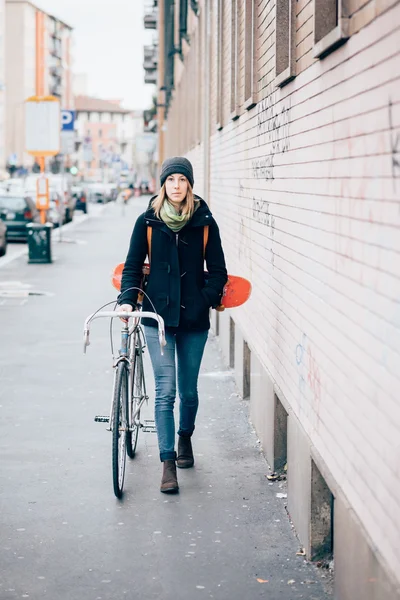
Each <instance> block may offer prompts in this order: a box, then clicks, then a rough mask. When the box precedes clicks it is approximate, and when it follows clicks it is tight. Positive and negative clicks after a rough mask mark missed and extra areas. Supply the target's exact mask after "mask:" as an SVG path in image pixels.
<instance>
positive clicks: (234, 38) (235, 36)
mask: <svg viewBox="0 0 400 600" xmlns="http://www.w3.org/2000/svg"><path fill="white" fill-rule="evenodd" d="M238 10H239V7H238V0H232V19H231V119H237V118H238V117H239V93H238V83H239V81H238V79H239V77H238V76H239V60H238V59H239V48H238V45H239V22H238Z"/></svg>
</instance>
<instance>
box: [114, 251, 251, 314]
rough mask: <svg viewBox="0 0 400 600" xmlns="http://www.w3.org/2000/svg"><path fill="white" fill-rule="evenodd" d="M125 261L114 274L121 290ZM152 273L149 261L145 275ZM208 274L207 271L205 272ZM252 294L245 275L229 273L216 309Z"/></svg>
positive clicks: (116, 285)
mask: <svg viewBox="0 0 400 600" xmlns="http://www.w3.org/2000/svg"><path fill="white" fill-rule="evenodd" d="M123 268H124V263H120V264H119V265H117V266H116V267H115V269H114V271H113V274H112V280H111V281H112V284H113V286H114V287H115V288H116V289H117V290H118V291H120V290H121V279H122V271H123ZM149 273H150V266H149V264H148V263H145V264H144V265H143V275H148V274H149ZM205 275H206V276H207V272H206V273H205ZM250 295H251V283H250V281H249V280H248V279H245V278H244V277H238V276H237V275H228V281H227V283H226V284H225V287H224V291H223V294H222V302H221V306H218V307H217V309H216V310H224V308H235V307H236V306H241V305H242V304H244V303H245V302H246V301H247V300H248V299H249V298H250Z"/></svg>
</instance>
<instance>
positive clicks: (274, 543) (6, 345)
mask: <svg viewBox="0 0 400 600" xmlns="http://www.w3.org/2000/svg"><path fill="white" fill-rule="evenodd" d="M147 200H148V199H146V198H140V199H134V200H133V201H131V205H130V206H128V207H126V208H125V209H124V208H123V207H121V206H119V205H115V204H112V205H108V206H106V207H104V208H103V207H101V211H100V210H97V209H96V210H94V211H92V212H91V214H89V215H88V218H86V217H85V218H79V219H77V221H76V223H73V224H72V227H70V228H69V229H68V230H67V234H65V236H64V241H63V242H59V241H57V233H55V235H54V241H53V255H54V259H55V260H54V262H53V264H47V265H29V264H28V263H27V256H26V254H22V255H21V254H19V255H17V256H16V257H15V258H14V259H13V260H8V261H5V262H3V263H1V262H0V340H1V345H0V457H1V467H0V600H14V599H15V598H30V599H31V600H39V599H40V600H41V599H43V598H49V599H51V600H67V599H68V600H116V599H123V598H128V599H130V598H135V599H139V600H152V599H160V600H173V599H174V600H186V599H190V600H191V599H192V598H199V599H201V598H215V599H220V600H228V599H229V600H243V599H244V598H246V599H249V600H252V599H256V598H268V599H269V600H297V599H300V598H304V599H307V600H328V598H330V597H331V596H330V595H329V593H328V592H327V591H324V585H323V581H324V580H323V578H322V579H321V572H320V571H318V570H317V569H316V568H315V567H314V565H312V564H310V563H308V562H307V561H305V560H304V557H302V556H298V555H297V553H298V552H299V549H300V545H299V542H298V540H297V538H296V536H295V532H294V531H293V530H292V528H291V525H290V521H289V518H288V515H287V513H286V510H285V499H284V498H279V497H277V494H285V492H286V490H285V483H284V482H273V483H271V482H270V481H268V479H267V477H266V476H267V474H268V473H269V471H268V465H267V463H266V462H265V459H264V457H263V455H262V453H261V452H260V447H259V444H258V443H257V438H256V435H255V433H254V431H253V430H252V427H251V425H250V423H249V419H248V404H247V402H246V401H243V400H242V399H241V398H240V397H239V396H238V394H237V390H236V388H235V384H234V380H233V377H232V373H231V372H230V371H229V369H228V368H227V367H226V365H225V364H224V363H223V361H222V358H221V354H220V351H219V347H218V341H217V339H216V338H215V337H214V336H213V334H212V333H210V336H209V342H208V344H207V350H206V354H205V359H204V362H203V366H202V371H201V375H200V381H199V389H200V410H199V415H198V420H197V429H196V433H195V436H194V438H193V440H194V441H193V445H194V451H195V457H196V465H195V468H194V469H188V470H184V471H178V476H179V483H180V493H179V495H176V496H165V495H163V494H161V493H160V492H159V484H160V478H161V465H160V462H159V458H158V449H157V440H156V435H155V434H151V433H143V432H142V433H141V434H140V436H139V443H138V451H137V456H136V458H135V459H134V460H133V461H129V459H127V460H128V461H129V462H128V463H127V473H126V480H125V493H124V496H123V499H122V500H121V501H119V500H117V499H116V498H115V497H114V495H113V490H112V474H111V434H110V433H109V432H107V431H106V429H105V425H104V424H100V423H95V422H94V416H95V415H96V414H107V413H108V410H109V403H110V397H111V387H112V357H111V352H110V341H109V324H108V322H107V321H105V320H104V321H100V320H99V321H96V322H95V323H94V324H93V327H92V334H91V346H90V347H89V348H88V353H87V355H83V352H82V348H83V343H82V342H83V335H82V332H83V323H84V319H85V317H86V316H87V315H88V314H90V313H92V312H93V311H94V310H96V309H97V308H99V307H100V306H102V305H103V304H105V303H106V302H109V301H113V300H115V298H116V292H115V290H114V289H113V288H112V286H111V283H110V281H111V272H112V269H113V266H114V265H116V264H117V263H118V262H122V261H123V260H124V259H125V255H126V252H127V249H128V245H129V238H130V234H131V230H132V226H133V224H134V221H135V218H136V216H137V215H138V214H139V212H141V211H142V210H143V209H144V207H145V206H146V204H147ZM118 329H119V325H118V323H115V325H114V334H115V335H114V339H115V340H117V339H118ZM146 374H147V376H148V382H149V390H150V396H151V402H150V406H149V408H148V409H147V415H146V416H147V418H152V401H153V380H152V377H151V369H150V368H149V363H148V359H146ZM322 575H323V573H322Z"/></svg>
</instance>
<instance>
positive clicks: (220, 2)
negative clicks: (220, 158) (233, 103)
mask: <svg viewBox="0 0 400 600" xmlns="http://www.w3.org/2000/svg"><path fill="white" fill-rule="evenodd" d="M223 19H224V3H223V0H217V129H222V127H223V125H222V114H223V102H222V91H223V74H224V72H223V48H224V45H223V32H224V24H223Z"/></svg>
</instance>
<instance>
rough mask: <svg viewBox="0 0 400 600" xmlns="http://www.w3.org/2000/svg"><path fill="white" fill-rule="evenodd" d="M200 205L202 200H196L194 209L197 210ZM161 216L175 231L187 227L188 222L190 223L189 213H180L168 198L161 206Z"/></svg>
mask: <svg viewBox="0 0 400 600" xmlns="http://www.w3.org/2000/svg"><path fill="white" fill-rule="evenodd" d="M199 206H200V202H195V205H194V210H195V211H196V210H197V209H198V207H199ZM160 217H161V219H162V220H163V221H164V223H165V224H166V225H167V227H169V228H170V229H171V230H172V231H174V232H175V233H177V232H178V231H180V230H181V229H182V228H183V227H185V225H186V223H188V221H189V220H190V218H189V215H187V214H186V215H180V214H179V212H178V211H177V210H176V208H175V207H174V206H173V205H172V204H171V203H170V202H168V200H165V201H164V204H163V205H162V207H161V210H160Z"/></svg>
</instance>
